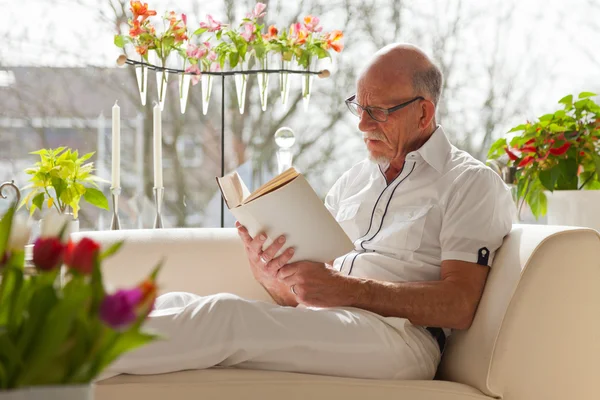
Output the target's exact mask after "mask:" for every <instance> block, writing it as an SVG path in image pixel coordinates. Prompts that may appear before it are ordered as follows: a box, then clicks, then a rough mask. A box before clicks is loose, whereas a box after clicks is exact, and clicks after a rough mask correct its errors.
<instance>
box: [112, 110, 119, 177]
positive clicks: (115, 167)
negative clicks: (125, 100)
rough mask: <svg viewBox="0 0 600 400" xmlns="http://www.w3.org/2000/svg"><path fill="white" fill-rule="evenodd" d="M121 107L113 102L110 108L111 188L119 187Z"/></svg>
mask: <svg viewBox="0 0 600 400" xmlns="http://www.w3.org/2000/svg"><path fill="white" fill-rule="evenodd" d="M120 168H121V107H119V105H118V104H117V102H116V101H115V105H114V106H113V108H112V174H111V178H112V179H111V184H112V187H113V188H118V187H121V171H120Z"/></svg>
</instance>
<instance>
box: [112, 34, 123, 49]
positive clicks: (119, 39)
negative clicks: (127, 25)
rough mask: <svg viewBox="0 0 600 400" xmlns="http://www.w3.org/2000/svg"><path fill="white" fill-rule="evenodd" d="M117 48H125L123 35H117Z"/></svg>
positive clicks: (115, 41)
mask: <svg viewBox="0 0 600 400" xmlns="http://www.w3.org/2000/svg"><path fill="white" fill-rule="evenodd" d="M114 43H115V46H117V47H119V48H121V49H122V48H123V46H124V45H125V42H124V40H123V36H121V35H115V40H114Z"/></svg>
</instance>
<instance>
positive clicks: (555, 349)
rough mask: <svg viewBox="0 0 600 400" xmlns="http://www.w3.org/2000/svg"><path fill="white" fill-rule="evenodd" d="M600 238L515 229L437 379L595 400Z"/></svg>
mask: <svg viewBox="0 0 600 400" xmlns="http://www.w3.org/2000/svg"><path fill="white" fill-rule="evenodd" d="M598 360H600V236H599V235H598V233H597V232H596V231H594V230H591V229H577V228H565V227H556V226H536V225H515V226H514V227H513V229H512V232H511V233H510V234H509V235H508V236H507V237H506V238H505V241H504V244H503V245H502V247H501V249H500V250H499V252H498V254H497V255H496V257H495V259H494V264H493V265H492V268H491V271H490V274H489V277H488V281H487V283H486V287H485V290H484V293H483V296H482V298H481V301H480V304H479V307H478V309H477V313H476V316H475V320H474V321H473V324H472V326H471V328H470V329H468V330H467V331H457V332H454V333H453V335H452V336H451V337H450V339H449V343H448V346H447V348H446V351H445V352H444V355H443V357H442V363H441V365H440V368H439V371H438V377H439V378H440V379H443V380H450V381H455V382H460V383H465V384H468V385H470V386H473V387H475V388H477V389H479V390H480V391H482V392H483V393H485V394H487V395H489V396H493V397H497V398H506V399H545V400H547V399H568V398H572V399H590V398H593V396H592V393H595V392H596V389H595V388H594V387H593V386H595V385H596V383H595V382H596V381H597V379H598V378H600V366H599V365H600V363H599V362H598Z"/></svg>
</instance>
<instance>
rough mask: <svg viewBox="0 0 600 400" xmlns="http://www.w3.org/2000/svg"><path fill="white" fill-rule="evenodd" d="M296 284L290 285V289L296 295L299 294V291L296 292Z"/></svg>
mask: <svg viewBox="0 0 600 400" xmlns="http://www.w3.org/2000/svg"><path fill="white" fill-rule="evenodd" d="M295 286H296V285H292V286H290V291H291V292H292V293H293V294H294V296H298V293H296V291H295V290H294V287H295Z"/></svg>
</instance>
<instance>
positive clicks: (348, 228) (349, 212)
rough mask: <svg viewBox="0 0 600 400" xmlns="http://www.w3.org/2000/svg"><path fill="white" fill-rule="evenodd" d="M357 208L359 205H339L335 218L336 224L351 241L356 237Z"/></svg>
mask: <svg viewBox="0 0 600 400" xmlns="http://www.w3.org/2000/svg"><path fill="white" fill-rule="evenodd" d="M359 208H360V203H349V204H340V208H339V210H338V212H337V215H336V216H335V219H336V220H337V222H338V223H339V224H340V226H341V227H342V229H343V230H344V232H346V235H348V237H349V238H350V239H351V240H352V241H354V240H355V239H356V238H357V237H358V223H357V220H356V214H358V209H359Z"/></svg>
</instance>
